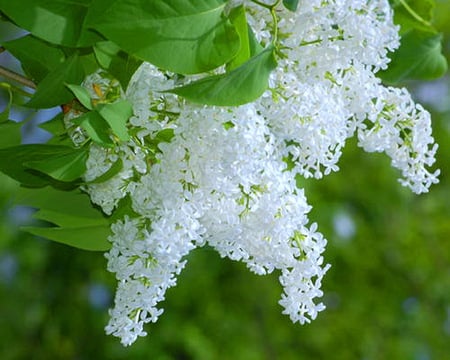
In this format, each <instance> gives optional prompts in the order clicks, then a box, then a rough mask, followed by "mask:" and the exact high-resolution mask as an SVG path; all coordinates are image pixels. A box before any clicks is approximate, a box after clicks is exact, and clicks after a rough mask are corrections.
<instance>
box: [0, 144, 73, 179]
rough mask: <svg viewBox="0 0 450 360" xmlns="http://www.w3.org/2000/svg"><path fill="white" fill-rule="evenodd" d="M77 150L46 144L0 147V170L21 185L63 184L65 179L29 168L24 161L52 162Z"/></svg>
mask: <svg viewBox="0 0 450 360" xmlns="http://www.w3.org/2000/svg"><path fill="white" fill-rule="evenodd" d="M79 151H80V150H79V149H73V148H71V147H69V146H58V145H46V144H26V145H19V146H12V147H7V148H4V149H0V171H2V172H3V173H5V174H6V175H8V176H9V177H11V178H13V179H15V180H17V181H19V182H20V183H21V184H22V185H23V186H29V187H42V186H46V185H49V184H51V185H52V186H58V185H63V186H64V183H65V182H66V181H64V182H61V181H55V180H54V179H52V178H49V177H48V176H47V175H46V174H42V173H41V172H38V171H36V170H33V169H30V168H29V167H27V166H26V165H25V163H33V162H45V161H49V162H50V163H52V162H53V161H56V160H55V159H58V158H59V157H64V156H69V157H70V154H73V153H74V152H75V153H77V152H79ZM78 171H80V170H79V169H78ZM69 174H70V172H69ZM69 178H70V176H69ZM68 181H71V180H68Z"/></svg>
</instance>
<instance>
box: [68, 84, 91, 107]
mask: <svg viewBox="0 0 450 360" xmlns="http://www.w3.org/2000/svg"><path fill="white" fill-rule="evenodd" d="M66 86H67V87H68V88H69V89H70V91H72V93H73V94H74V95H75V97H76V98H77V99H78V101H79V102H80V103H81V105H83V106H84V107H85V108H86V109H89V110H92V109H93V106H92V103H91V95H90V94H89V91H88V90H87V89H86V88H85V87H84V86H81V85H75V84H66Z"/></svg>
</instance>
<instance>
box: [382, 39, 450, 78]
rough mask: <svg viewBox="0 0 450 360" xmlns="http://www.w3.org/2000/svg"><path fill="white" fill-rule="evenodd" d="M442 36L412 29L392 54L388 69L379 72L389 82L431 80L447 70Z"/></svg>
mask: <svg viewBox="0 0 450 360" xmlns="http://www.w3.org/2000/svg"><path fill="white" fill-rule="evenodd" d="M441 40H442V36H441V35H440V34H434V33H429V32H424V31H420V30H412V31H410V32H408V33H406V34H405V35H404V36H403V37H402V39H401V45H400V48H399V49H398V50H397V51H396V52H395V53H393V54H392V55H391V59H392V61H391V63H390V64H389V67H388V69H387V70H385V71H382V72H380V73H379V76H380V77H381V79H383V80H384V81H386V82H387V83H392V84H395V83H399V82H402V81H404V80H408V79H416V80H431V79H436V78H438V77H441V76H442V75H444V74H445V72H446V71H447V60H446V59H445V57H444V55H442V46H441Z"/></svg>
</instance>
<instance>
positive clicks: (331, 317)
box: [0, 0, 450, 360]
mask: <svg viewBox="0 0 450 360" xmlns="http://www.w3.org/2000/svg"><path fill="white" fill-rule="evenodd" d="M437 8H438V10H439V11H436V15H437V19H436V20H437V22H436V23H437V27H438V28H439V30H441V31H443V32H444V36H445V40H444V45H445V46H446V47H445V51H446V55H447V59H449V57H450V15H449V14H450V3H449V1H448V0H438V1H437ZM440 83H441V84H442V83H446V85H447V89H449V88H450V79H449V77H448V76H447V77H446V78H444V80H440ZM409 85H410V87H411V88H414V87H420V86H423V84H419V83H410V84H409ZM0 95H1V96H6V94H4V93H0ZM444 96H446V98H443V97H444ZM433 97H434V99H433V100H435V101H439V103H440V104H441V106H439V109H435V108H433V107H432V106H431V105H429V106H428V108H429V109H430V110H431V111H432V112H433V127H434V136H435V138H436V140H437V142H438V143H439V144H440V148H439V152H438V163H437V167H439V168H440V169H441V171H442V174H441V176H440V181H441V182H440V183H439V184H438V185H435V186H433V187H432V188H431V191H430V193H429V194H425V195H421V196H415V195H413V194H411V193H410V192H409V191H408V190H407V189H404V188H402V187H401V186H400V185H399V184H397V182H396V178H397V175H398V174H397V173H396V172H395V170H392V169H391V168H390V165H389V161H388V160H387V159H386V158H385V157H384V156H382V155H374V154H365V153H363V152H362V151H361V150H359V149H357V148H356V145H355V143H354V142H352V141H351V142H350V143H349V144H348V147H347V148H346V150H345V152H344V155H343V157H342V160H341V163H340V165H341V171H340V172H338V173H336V174H332V175H330V176H328V177H326V178H325V179H323V180H321V181H308V182H305V184H304V185H305V186H306V194H307V196H308V199H309V202H310V204H312V205H313V207H314V208H313V211H312V213H311V219H312V220H313V221H317V222H318V223H319V225H320V230H321V231H322V232H323V233H324V234H325V236H326V237H327V238H328V240H329V244H328V249H327V251H326V253H325V257H326V261H327V262H329V263H331V264H332V268H331V269H330V270H329V272H328V274H327V275H326V277H325V281H324V284H323V290H324V293H325V296H324V302H325V303H326V304H327V310H326V311H324V312H322V313H321V314H319V316H318V319H317V320H315V321H314V322H313V323H311V324H310V325H304V326H301V325H298V324H296V325H295V324H292V323H291V322H290V320H289V318H288V317H286V316H284V315H282V314H281V307H280V306H279V305H278V304H277V301H278V299H279V297H280V292H281V289H280V287H279V285H278V280H277V274H273V275H271V276H266V277H258V276H256V275H253V274H251V273H249V272H248V271H247V270H246V269H245V266H244V265H243V264H240V263H235V262H231V261H229V260H224V259H220V258H219V256H218V255H217V254H216V253H215V252H214V251H212V250H210V249H208V248H203V249H199V250H196V251H194V252H193V253H192V254H191V255H190V256H189V261H188V264H187V266H186V269H185V270H184V271H183V273H182V274H181V276H180V277H179V281H178V286H177V287H175V288H172V289H170V290H169V291H168V293H167V300H166V301H165V302H164V303H163V307H164V308H165V313H164V314H163V315H162V316H161V318H160V319H159V321H158V323H156V324H150V325H148V326H147V330H148V332H149V335H148V336H147V337H146V338H142V339H139V340H138V341H137V342H136V343H135V344H134V345H133V346H131V347H129V348H123V347H122V346H121V345H120V343H119V341H118V340H117V339H116V338H114V337H111V336H106V335H105V334H104V330H103V327H104V325H105V324H106V322H107V318H108V314H107V306H108V304H106V307H102V306H94V305H93V304H92V302H90V300H89V299H90V297H89V294H90V292H91V291H92V289H95V288H98V287H99V286H100V289H106V290H108V291H109V293H110V299H109V301H112V296H113V294H114V290H115V279H114V278H113V276H112V274H110V273H108V272H107V271H106V270H105V266H106V260H105V259H104V257H103V256H102V254H101V253H92V252H87V251H82V250H78V249H75V248H69V247H66V246H64V245H60V244H57V243H53V242H50V241H47V240H44V239H37V238H36V237H33V236H31V235H29V234H25V233H22V232H19V231H18V225H17V221H16V220H15V219H16V217H14V216H13V213H16V214H17V213H18V211H17V210H15V211H14V210H12V208H11V197H12V196H13V195H14V193H15V191H16V189H17V184H15V183H14V182H13V181H12V180H9V179H8V178H6V177H5V176H3V175H2V174H1V175H0V359H4V360H16V359H200V360H202V359H205V360H206V359H245V360H246V359H255V360H256V359H282V360H283V359H370V360H372V359H414V360H428V359H436V360H441V359H447V358H448V354H449V353H450V241H449V237H450V161H449V159H450V140H449V139H450V137H449V136H450V95H449V94H448V93H447V94H445V95H444V94H434V95H433ZM440 97H441V98H440ZM438 110H439V111H438ZM337 214H347V215H348V216H350V217H351V218H352V219H353V221H354V223H355V226H356V233H355V234H354V236H353V237H351V238H350V239H346V238H342V237H339V235H338V234H337V233H336V231H335V228H334V226H333V221H334V219H335V217H336V215H337ZM28 221H29V220H28ZM102 286H104V288H102ZM109 304H110V303H109Z"/></svg>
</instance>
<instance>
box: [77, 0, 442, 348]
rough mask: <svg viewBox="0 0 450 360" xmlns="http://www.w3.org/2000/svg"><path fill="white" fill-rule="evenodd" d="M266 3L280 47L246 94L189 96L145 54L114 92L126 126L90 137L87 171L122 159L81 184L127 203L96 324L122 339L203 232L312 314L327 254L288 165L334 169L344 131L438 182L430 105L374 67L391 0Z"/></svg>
mask: <svg viewBox="0 0 450 360" xmlns="http://www.w3.org/2000/svg"><path fill="white" fill-rule="evenodd" d="M233 3H234V4H237V3H245V5H246V6H247V8H248V21H249V24H250V26H251V27H252V29H253V31H254V32H255V35H256V37H257V39H258V40H259V41H260V42H261V43H262V44H268V43H269V42H270V40H271V30H272V25H273V23H272V18H271V16H270V14H269V12H268V11H267V10H266V9H264V8H263V7H261V6H259V5H258V4H255V3H254V2H252V1H238V2H233ZM277 16H278V17H279V22H278V31H279V34H282V35H283V36H282V37H281V36H280V39H282V40H280V44H281V48H282V49H283V52H284V54H285V55H286V56H285V57H283V58H281V59H278V63H279V65H278V68H277V69H276V70H275V71H274V72H273V73H272V75H271V78H270V90H269V91H266V92H265V93H264V94H263V96H262V97H261V98H259V99H258V100H257V101H255V102H253V103H250V104H247V105H243V106H239V107H213V106H201V105H195V104H192V103H189V102H188V101H185V100H183V99H181V98H178V97H177V96H175V95H172V94H170V93H165V92H163V91H164V90H167V89H171V88H173V87H174V86H175V85H176V78H175V76H174V75H173V74H168V73H165V72H163V71H161V70H159V69H157V68H156V67H154V66H153V65H150V64H148V63H144V64H143V65H142V66H141V67H140V68H139V69H138V71H137V72H136V73H135V74H134V76H133V78H132V79H131V82H130V84H129V86H128V89H127V90H126V92H125V93H124V94H122V97H124V98H126V99H128V100H129V101H130V102H131V103H132V104H133V109H134V115H133V116H132V118H131V119H130V121H129V126H130V134H132V137H131V140H130V141H129V142H127V143H123V144H121V145H118V146H116V147H115V148H113V149H109V148H102V147H100V146H98V145H91V149H90V155H89V160H88V162H87V173H86V175H85V177H86V180H92V179H95V178H97V177H98V176H100V175H102V174H103V173H105V172H106V171H107V170H108V169H110V168H111V167H112V166H114V165H115V164H116V163H117V162H118V161H119V160H120V161H121V163H122V169H121V170H120V171H119V172H118V173H117V174H116V175H115V176H114V177H112V178H111V179H109V180H107V181H105V182H103V183H99V184H91V185H87V186H86V187H85V188H84V190H85V191H86V192H87V193H89V195H90V197H91V200H92V202H94V203H95V204H97V205H99V206H100V207H101V208H102V209H103V211H104V212H105V213H106V214H111V213H112V212H113V211H114V209H116V208H118V207H120V206H122V205H121V204H124V203H128V204H129V206H131V207H130V210H129V211H128V215H125V216H124V217H123V218H122V219H121V220H119V221H117V222H116V223H115V224H114V225H113V226H112V233H113V235H112V236H111V237H110V239H109V240H110V241H111V243H112V248H111V250H110V251H109V252H108V253H107V255H106V256H107V259H108V270H109V271H111V272H114V273H115V274H116V277H117V280H118V288H117V293H116V298H115V306H114V308H113V309H112V310H111V311H110V315H111V319H110V322H109V324H108V325H107V327H106V331H107V332H108V333H110V334H114V335H116V336H118V337H120V338H121V341H122V343H123V344H124V345H130V344H131V343H133V342H134V341H135V340H136V338H137V337H138V336H144V335H146V333H145V331H144V330H143V326H144V324H145V323H147V322H155V321H156V320H157V319H158V317H159V315H160V314H161V313H162V309H160V308H159V307H158V303H159V302H160V301H162V300H163V299H164V296H165V292H166V290H167V289H168V288H169V287H171V286H174V285H175V284H176V276H177V275H178V274H179V273H180V271H181V270H182V269H183V267H184V265H185V263H186V260H185V257H186V255H187V254H188V253H189V252H190V251H191V250H192V249H194V248H196V247H199V246H203V245H205V244H207V245H209V246H211V247H213V248H214V249H216V250H217V251H218V252H219V253H220V255H221V256H223V257H225V256H226V257H228V258H230V259H233V260H240V261H243V262H245V263H246V264H247V265H248V267H249V269H250V270H251V271H253V272H255V273H256V274H267V273H270V272H272V271H274V270H279V271H280V283H281V285H282V286H283V294H282V298H281V300H280V304H281V305H282V306H283V308H284V311H283V313H285V314H287V315H289V316H290V318H291V319H292V321H294V322H297V321H298V322H300V323H305V322H309V321H310V320H311V319H314V318H315V317H316V315H317V313H318V312H319V311H321V310H323V309H324V305H323V304H322V303H320V302H317V299H318V298H320V297H321V296H322V291H321V290H320V287H321V280H322V277H323V275H324V273H325V272H326V271H327V269H328V267H329V265H326V264H324V263H323V257H322V253H323V251H324V248H325V245H326V240H325V239H324V238H323V236H322V235H321V234H320V233H319V232H318V231H317V225H316V224H312V225H311V224H310V225H308V224H309V219H308V216H307V214H308V212H309V210H310V206H309V205H308V204H307V201H306V198H305V195H304V192H303V190H302V189H300V188H298V187H297V186H296V180H295V178H296V175H297V174H300V175H302V176H304V177H311V176H313V177H316V178H320V177H322V176H323V175H327V174H329V173H330V172H332V171H337V170H338V166H337V163H338V160H339V157H340V155H341V149H342V148H343V146H344V144H345V141H346V139H347V138H349V137H351V136H354V135H356V136H357V137H358V140H359V145H360V146H361V147H362V148H363V149H364V150H366V151H377V152H385V153H386V154H387V155H388V156H389V157H391V159H392V165H393V166H394V167H396V168H398V169H399V170H400V171H401V173H402V180H401V181H402V183H403V184H405V185H407V186H409V187H410V188H411V189H412V190H413V191H414V192H417V193H420V192H424V191H427V189H428V187H429V186H430V185H431V184H432V183H436V182H437V178H436V176H437V175H438V174H437V172H435V173H431V172H429V170H427V167H429V166H430V165H432V164H433V162H434V154H435V151H436V145H433V144H434V140H433V138H432V136H431V125H430V117H429V114H428V113H427V112H426V111H425V110H424V109H423V108H422V107H421V106H420V105H416V104H415V103H414V102H413V101H412V100H411V97H410V95H409V94H408V92H407V91H406V90H404V89H396V88H391V87H384V86H383V85H382V84H381V83H380V80H379V79H378V78H377V77H376V76H375V75H374V73H375V72H376V71H378V70H379V69H384V68H386V66H387V63H388V59H387V52H388V51H389V50H394V49H395V48H396V47H397V46H398V45H399V41H398V29H397V28H396V27H395V26H394V25H393V20H392V11H391V9H390V7H389V4H388V1H387V0H328V1H323V0H309V1H302V2H300V5H299V8H298V10H297V11H296V12H289V11H287V10H285V9H283V8H282V6H281V5H280V7H279V9H277ZM95 76H97V77H98V75H95ZM95 76H94V77H92V78H91V79H90V80H88V81H87V83H89V82H91V83H92V82H95V81H97V80H96V79H97V78H96V77H95ZM286 159H289V161H287V160H286ZM287 162H289V164H290V166H289V167H288V165H287ZM121 201H122V202H123V203H121Z"/></svg>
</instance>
